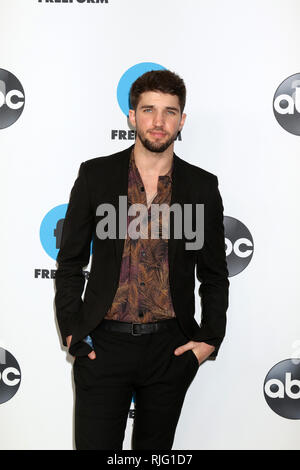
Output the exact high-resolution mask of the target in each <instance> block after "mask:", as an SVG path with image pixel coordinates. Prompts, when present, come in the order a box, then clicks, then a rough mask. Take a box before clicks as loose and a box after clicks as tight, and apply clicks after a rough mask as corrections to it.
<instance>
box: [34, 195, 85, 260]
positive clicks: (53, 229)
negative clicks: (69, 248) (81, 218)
mask: <svg viewBox="0 0 300 470" xmlns="http://www.w3.org/2000/svg"><path fill="white" fill-rule="evenodd" d="M67 209H68V204H61V205H60V206H56V207H54V208H53V209H51V210H50V211H49V212H48V213H47V214H46V215H45V217H44V218H43V220H42V223H41V227H40V240H41V244H42V246H43V248H44V250H45V251H46V253H47V254H48V255H49V256H50V257H51V258H53V259H54V260H56V258H57V255H58V252H59V249H60V242H61V236H62V230H63V224H64V220H65V216H66V212H67ZM92 249H93V243H92V242H91V253H92Z"/></svg>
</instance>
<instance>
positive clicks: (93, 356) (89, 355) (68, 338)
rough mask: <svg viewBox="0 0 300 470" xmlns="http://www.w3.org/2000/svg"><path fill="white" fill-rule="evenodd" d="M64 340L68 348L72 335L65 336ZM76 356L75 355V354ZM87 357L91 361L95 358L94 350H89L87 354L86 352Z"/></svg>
mask: <svg viewBox="0 0 300 470" xmlns="http://www.w3.org/2000/svg"><path fill="white" fill-rule="evenodd" d="M66 341H67V346H68V349H69V347H70V344H71V341H72V335H70V336H67V337H66ZM75 357H76V356H75ZM88 357H89V358H90V359H91V360H92V361H93V360H94V359H96V353H95V351H94V350H93V351H91V352H90V353H89V354H88Z"/></svg>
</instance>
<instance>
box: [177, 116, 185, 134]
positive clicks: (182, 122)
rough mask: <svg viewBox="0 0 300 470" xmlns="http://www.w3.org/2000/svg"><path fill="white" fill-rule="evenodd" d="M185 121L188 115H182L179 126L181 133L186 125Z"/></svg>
mask: <svg viewBox="0 0 300 470" xmlns="http://www.w3.org/2000/svg"><path fill="white" fill-rule="evenodd" d="M185 120H186V114H185V113H182V116H181V121H180V125H179V132H180V131H181V130H182V128H183V126H184V123H185Z"/></svg>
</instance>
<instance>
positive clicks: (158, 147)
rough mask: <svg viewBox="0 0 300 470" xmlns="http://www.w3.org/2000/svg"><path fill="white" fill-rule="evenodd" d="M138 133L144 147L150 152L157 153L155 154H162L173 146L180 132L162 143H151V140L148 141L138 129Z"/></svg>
mask: <svg viewBox="0 0 300 470" xmlns="http://www.w3.org/2000/svg"><path fill="white" fill-rule="evenodd" d="M136 133H137V135H138V137H139V139H140V141H141V142H142V144H143V146H144V147H145V148H146V149H147V150H149V151H150V152H155V153H162V152H164V151H165V150H167V148H169V147H170V145H171V144H173V142H174V141H175V140H176V137H177V135H178V132H176V134H173V135H172V136H171V137H170V138H169V139H168V140H166V142H163V143H161V142H151V141H150V140H149V139H147V137H145V135H144V134H141V132H140V131H139V129H138V128H137V129H136Z"/></svg>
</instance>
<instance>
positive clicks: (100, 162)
mask: <svg viewBox="0 0 300 470" xmlns="http://www.w3.org/2000/svg"><path fill="white" fill-rule="evenodd" d="M130 151H131V147H129V148H127V149H125V150H121V151H119V152H116V153H112V154H110V155H103V156H101V157H94V158H90V159H88V160H86V161H85V162H84V167H85V168H86V169H87V170H88V171H92V172H93V171H97V170H99V169H100V170H101V169H104V168H110V167H115V166H116V165H118V164H119V163H122V162H123V161H124V159H125V158H126V157H129V154H130Z"/></svg>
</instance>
